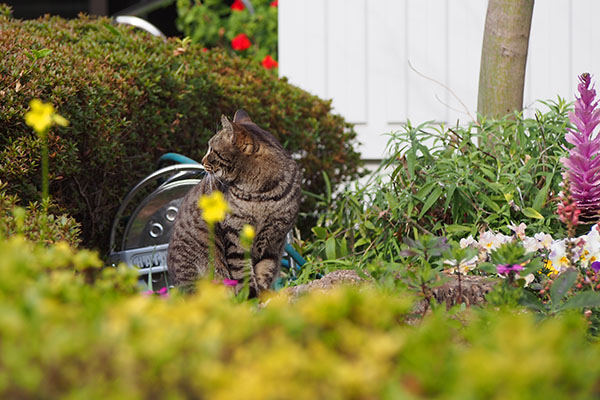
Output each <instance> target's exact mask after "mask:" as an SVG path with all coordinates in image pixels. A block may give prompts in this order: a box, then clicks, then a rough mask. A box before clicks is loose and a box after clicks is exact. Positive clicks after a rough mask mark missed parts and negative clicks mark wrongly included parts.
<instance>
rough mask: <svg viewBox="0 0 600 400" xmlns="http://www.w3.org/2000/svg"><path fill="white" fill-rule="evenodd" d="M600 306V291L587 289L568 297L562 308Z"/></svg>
mask: <svg viewBox="0 0 600 400" xmlns="http://www.w3.org/2000/svg"><path fill="white" fill-rule="evenodd" d="M588 307H589V308H592V307H600V292H593V291H591V290H586V291H585V292H580V293H577V294H576V295H574V296H573V297H571V298H570V299H568V300H567V301H566V302H565V303H564V304H563V305H562V307H561V310H568V309H579V308H588Z"/></svg>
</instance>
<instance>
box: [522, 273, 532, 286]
mask: <svg viewBox="0 0 600 400" xmlns="http://www.w3.org/2000/svg"><path fill="white" fill-rule="evenodd" d="M523 279H525V287H527V286H529V285H530V284H531V282H533V280H534V279H535V275H533V274H527V275H526V276H525V277H524V278H523Z"/></svg>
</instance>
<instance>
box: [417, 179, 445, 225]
mask: <svg viewBox="0 0 600 400" xmlns="http://www.w3.org/2000/svg"><path fill="white" fill-rule="evenodd" d="M441 194H442V188H441V187H439V186H438V187H437V188H435V190H434V191H433V192H432V193H431V194H430V195H429V197H428V198H427V201H425V204H423V208H422V209H421V213H420V214H419V218H421V217H423V215H425V213H426V212H427V211H429V209H430V208H431V206H433V205H434V204H435V202H436V201H437V200H438V199H439V198H440V196H441Z"/></svg>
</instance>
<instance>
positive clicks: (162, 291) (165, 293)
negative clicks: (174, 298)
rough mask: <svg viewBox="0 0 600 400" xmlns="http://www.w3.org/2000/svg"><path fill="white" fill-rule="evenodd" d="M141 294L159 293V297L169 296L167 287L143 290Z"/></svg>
mask: <svg viewBox="0 0 600 400" xmlns="http://www.w3.org/2000/svg"><path fill="white" fill-rule="evenodd" d="M142 295H143V296H152V295H159V296H160V297H169V289H167V288H166V286H165V287H163V288H161V289H159V290H155V291H153V290H146V291H145V292H142Z"/></svg>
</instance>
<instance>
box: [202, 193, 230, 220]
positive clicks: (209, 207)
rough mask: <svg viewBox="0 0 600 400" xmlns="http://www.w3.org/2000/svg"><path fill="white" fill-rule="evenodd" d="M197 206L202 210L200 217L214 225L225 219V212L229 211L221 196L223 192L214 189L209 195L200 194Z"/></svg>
mask: <svg viewBox="0 0 600 400" xmlns="http://www.w3.org/2000/svg"><path fill="white" fill-rule="evenodd" d="M198 207H199V208H200V209H201V210H202V218H204V220H205V221H206V223H207V224H208V225H211V226H212V225H214V224H215V223H217V222H221V221H223V220H224V219H225V214H227V212H228V211H229V205H228V204H227V201H226V200H225V197H224V196H223V193H221V192H219V191H218V190H215V191H214V192H212V193H211V194H210V195H208V196H207V195H202V196H200V198H199V199H198Z"/></svg>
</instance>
